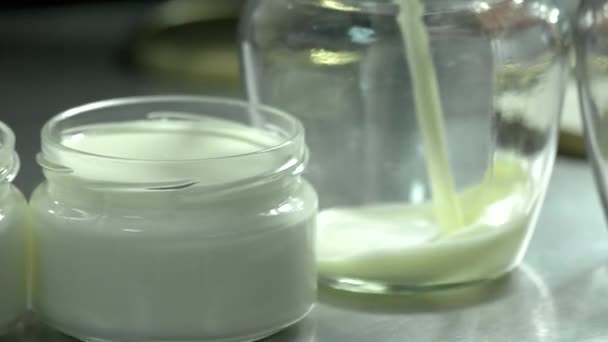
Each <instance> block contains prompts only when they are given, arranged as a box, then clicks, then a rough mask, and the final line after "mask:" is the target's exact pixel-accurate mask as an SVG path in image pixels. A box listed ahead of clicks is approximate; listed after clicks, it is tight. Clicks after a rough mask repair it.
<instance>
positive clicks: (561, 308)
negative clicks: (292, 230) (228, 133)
mask: <svg viewBox="0 0 608 342" xmlns="http://www.w3.org/2000/svg"><path fill="white" fill-rule="evenodd" d="M145 9H146V6H145V5H143V4H135V5H132V4H131V5H129V6H128V7H126V8H125V7H124V5H122V4H118V3H114V4H109V5H103V6H95V7H94V6H92V5H91V6H74V7H66V8H60V9H44V10H40V11H31V10H27V11H26V10H21V11H16V12H6V13H5V12H0V75H2V77H1V78H0V100H1V101H2V104H3V106H2V112H1V113H0V118H1V119H2V120H4V121H6V122H8V123H9V124H10V125H11V126H13V128H14V129H15V131H16V133H17V135H18V140H19V143H18V144H19V150H20V152H21V154H22V156H23V159H24V163H23V170H22V172H21V175H20V177H19V179H18V180H17V184H18V186H19V187H21V188H22V189H23V190H24V191H25V192H26V193H29V192H31V190H32V189H33V187H34V186H35V185H36V184H37V183H38V182H39V181H40V180H41V174H40V172H39V168H38V167H37V165H36V164H35V162H34V158H33V156H34V154H35V152H36V151H37V150H38V149H39V138H38V132H39V128H40V126H41V125H42V123H43V122H44V121H45V120H46V119H47V118H48V117H50V116H51V115H53V114H54V113H56V112H58V111H59V110H61V109H64V108H67V107H69V106H73V105H76V104H80V103H84V102H87V101H92V100H96V99H100V98H107V97H113V96H126V95H137V94H144V93H164V92H182V91H186V92H201V91H203V92H206V93H208V92H215V93H225V91H223V90H218V89H215V88H213V87H212V86H208V85H207V86H206V85H196V86H195V87H187V88H184V87H183V86H182V85H180V84H176V83H173V82H167V81H160V80H156V79H153V78H148V77H145V76H142V75H140V74H137V73H135V72H133V71H132V70H130V69H128V68H126V67H125V66H124V65H122V64H121V63H117V62H116V56H115V54H116V52H117V51H120V50H121V49H122V48H123V46H124V42H125V40H126V39H127V37H128V35H127V33H128V31H129V29H130V27H131V24H132V23H133V22H134V21H136V20H138V18H140V16H141V14H142V13H143V11H144V10H145ZM95 23H97V24H99V25H97V26H96V25H94V24H95ZM83 24H86V25H83ZM94 27H103V29H99V28H98V29H94ZM17 33H19V34H17ZM480 257H483V256H480ZM607 259H608V234H607V232H606V224H605V221H604V217H603V214H602V210H601V207H600V203H599V199H598V196H597V195H596V192H595V186H594V183H593V180H592V176H591V172H590V169H589V167H588V166H587V164H586V163H585V162H584V161H580V160H572V159H559V160H558V162H557V166H556V169H555V172H554V176H553V179H552V182H551V186H550V191H549V194H548V197H547V201H546V203H545V206H544V208H543V210H542V214H541V217H540V220H539V223H538V229H537V231H536V234H535V236H534V239H533V241H532V244H531V246H530V249H529V252H528V254H527V256H526V258H525V262H524V264H523V265H522V266H521V267H520V268H519V269H518V270H517V271H515V272H513V273H512V274H511V275H510V276H508V277H506V278H504V279H501V280H499V281H496V282H493V283H490V284H487V285H484V286H481V287H475V288H467V289H461V290H457V291H452V292H443V293H433V294H426V295H418V296H401V297H390V296H362V295H352V294H346V293H341V292H336V291H332V290H329V289H326V288H322V289H321V292H320V298H319V303H318V304H317V306H316V308H315V310H314V312H313V314H312V315H311V316H310V318H309V319H307V320H305V321H304V322H303V323H302V324H299V325H298V326H296V327H294V328H292V329H289V330H288V331H286V332H284V333H281V334H279V335H276V336H274V337H271V338H269V339H267V340H266V341H273V342H313V341H314V342H341V341H348V342H375V341H378V342H392V341H395V342H396V341H399V342H403V341H417V342H425V341H433V342H435V341H454V342H460V341H462V342H465V341H492V342H500V341H529V342H553V341H560V342H561V341H564V342H573V341H575V342H578V341H585V342H593V341H598V342H600V341H608V324H606V317H608V302H606V301H605V298H606V297H608V262H607ZM0 305H1V303H0ZM22 335H23V336H22ZM16 341H28V342H36V341H40V342H68V341H73V340H72V339H70V338H67V337H65V336H62V335H59V334H56V333H53V332H51V331H50V330H48V329H46V328H44V327H41V326H39V325H35V324H34V325H32V326H29V328H28V331H27V332H25V333H23V332H21V333H19V332H17V333H15V334H13V335H11V336H8V337H4V338H0V342H16Z"/></svg>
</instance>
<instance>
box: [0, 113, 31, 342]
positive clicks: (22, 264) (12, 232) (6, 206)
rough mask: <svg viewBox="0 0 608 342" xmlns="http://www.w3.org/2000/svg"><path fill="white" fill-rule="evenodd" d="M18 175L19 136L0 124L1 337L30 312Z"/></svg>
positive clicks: (24, 209) (24, 208) (24, 205)
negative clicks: (27, 301)
mask: <svg viewBox="0 0 608 342" xmlns="http://www.w3.org/2000/svg"><path fill="white" fill-rule="evenodd" d="M18 171H19V157H18V155H17V153H16V152H15V135H14V134H13V132H12V131H11V129H10V128H9V127H8V126H6V125H5V124H4V123H2V122H0V335H2V334H4V333H5V332H7V331H8V330H10V329H11V328H12V327H14V325H15V324H16V323H17V322H18V321H19V319H20V318H21V316H22V315H23V314H24V312H25V308H26V297H27V294H26V293H27V289H26V278H27V275H26V254H27V253H26V248H25V247H26V233H25V232H26V219H27V203H26V200H25V197H23V195H22V194H21V192H20V191H19V190H18V189H17V188H16V187H15V186H13V185H12V184H11V182H12V181H13V179H14V178H15V176H16V175H17V172H18Z"/></svg>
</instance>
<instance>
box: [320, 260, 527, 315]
mask: <svg viewBox="0 0 608 342" xmlns="http://www.w3.org/2000/svg"><path fill="white" fill-rule="evenodd" d="M527 278H528V274H527V272H524V271H522V270H521V269H518V270H516V271H513V272H511V273H510V274H508V275H506V276H504V277H501V278H499V279H496V280H493V281H488V282H482V283H479V284H476V285H469V286H461V287H457V288H453V289H446V290H434V291H428V292H418V293H411V294H403V295H377V294H360V293H350V292H344V291H340V290H335V289H332V288H330V287H327V286H325V285H322V286H321V287H320V289H319V301H320V302H322V303H324V304H326V305H330V306H334V307H338V308H342V309H347V310H354V311H361V312H371V313H386V314H391V313H395V314H400V313H433V312H445V311H451V310H459V309H464V308H469V307H475V306H478V305H481V304H487V303H492V302H495V301H498V300H501V299H502V298H504V297H505V296H507V295H508V294H509V293H512V292H513V291H516V290H517V288H518V287H521V284H522V282H526V281H527V280H526V279H527Z"/></svg>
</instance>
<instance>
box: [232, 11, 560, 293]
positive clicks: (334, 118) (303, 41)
mask: <svg viewBox="0 0 608 342" xmlns="http://www.w3.org/2000/svg"><path fill="white" fill-rule="evenodd" d="M419 1H421V2H419ZM560 20H561V13H560V10H559V9H558V8H557V7H554V6H553V5H552V4H551V3H550V2H543V1H537V0H494V1H492V0H490V1H468V0H426V1H425V0H395V1H389V0H363V1H354V0H336V1H333V0H332V1H326V0H286V1H263V0H260V1H250V2H249V4H248V6H247V7H246V9H245V12H244V18H243V21H242V27H241V52H242V56H241V57H242V65H243V71H244V72H243V75H244V77H245V82H244V84H245V85H246V90H247V94H248V97H249V99H250V101H251V102H253V103H263V104H268V105H272V106H276V107H278V108H281V109H284V110H286V111H288V112H290V113H292V114H294V115H296V116H297V117H298V118H299V119H300V120H301V121H302V122H303V123H304V126H305V128H306V133H307V142H308V146H309V147H310V151H311V164H310V168H309V169H308V176H307V178H309V179H310V180H311V182H312V183H313V185H315V187H316V188H317V189H318V190H319V195H320V207H321V212H320V215H319V219H318V234H317V243H318V269H319V272H320V276H321V280H322V281H324V282H325V283H327V284H329V285H331V286H334V287H337V288H342V289H347V290H353V291H363V292H380V293H384V292H401V291H412V290H420V289H427V288H434V287H443V286H447V285H455V284H466V283H472V282H477V281H481V280H486V279H492V278H495V277H498V276H500V275H502V274H504V273H505V272H507V271H509V270H510V269H512V268H513V267H515V266H516V265H517V264H518V263H519V262H520V260H521V259H522V256H523V254H524V251H525V249H526V247H527V244H528V241H529V240H530V237H531V233H532V231H533V228H534V224H535V220H536V217H537V213H538V211H539V208H540V205H541V202H542V200H543V197H544V194H545V190H546V187H547V183H548V179H549V175H550V171H551V168H552V165H553V161H554V156H555V151H556V132H557V123H558V120H557V119H558V113H559V112H560V108H561V107H560V105H561V97H562V95H563V88H564V77H565V69H566V62H565V61H566V59H565V55H566V54H565V52H564V50H565V49H564V48H563V47H562V46H563V44H562V31H563V30H564V27H563V26H562V23H561V21H560Z"/></svg>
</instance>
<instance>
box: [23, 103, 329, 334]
mask: <svg viewBox="0 0 608 342" xmlns="http://www.w3.org/2000/svg"><path fill="white" fill-rule="evenodd" d="M306 157H307V150H306V147H305V143H304V137H303V130H302V127H301V125H300V124H299V122H298V121H297V120H295V119H294V118H292V117H290V116H289V115H287V114H285V113H282V112H280V111H277V110H274V109H271V108H266V107H253V106H249V105H248V104H247V103H242V102H239V101H236V100H227V99H215V98H198V97H143V98H126V99H117V100H109V101H104V102H98V103H93V104H88V105H85V106H82V107H78V108H74V109H71V110H68V111H66V112H64V113H62V114H59V115H58V116H56V117H54V118H53V119H51V120H50V121H49V122H48V123H47V124H46V125H45V127H44V128H43V131H42V152H41V153H40V154H39V156H38V161H39V163H40V165H41V166H42V167H43V170H44V174H45V177H46V182H44V183H43V184H42V185H41V186H40V187H39V188H38V189H37V190H36V191H35V193H34V195H33V197H32V200H31V207H32V211H33V221H34V229H33V231H34V241H35V244H36V269H35V283H34V308H35V311H36V312H37V314H38V315H39V316H40V317H41V319H42V320H43V321H44V322H46V323H48V324H49V325H51V326H53V327H55V328H57V329H58V330H60V331H62V332H64V333H66V334H68V335H72V336H75V337H77V338H79V339H83V340H85V341H222V342H224V341H243V340H253V339H258V338H262V337H265V336H267V335H271V334H272V333H274V332H277V331H279V330H282V329H283V328H284V327H287V326H289V325H291V324H294V323H295V322H297V321H299V320H300V319H302V318H304V317H305V316H306V315H307V314H308V313H309V311H310V310H311V308H312V305H313V302H314V300H315V296H316V272H315V265H314V253H313V252H314V248H313V230H314V224H315V220H314V217H315V214H316V209H317V197H316V193H315V191H314V189H313V188H312V187H311V186H310V185H309V183H308V182H306V181H305V180H303V179H302V177H301V173H302V171H303V170H304V166H305V163H306Z"/></svg>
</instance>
